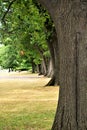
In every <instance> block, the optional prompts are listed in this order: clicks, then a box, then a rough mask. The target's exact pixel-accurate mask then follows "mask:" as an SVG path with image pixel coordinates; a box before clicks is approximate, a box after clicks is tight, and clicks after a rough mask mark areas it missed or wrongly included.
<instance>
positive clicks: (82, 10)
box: [38, 0, 87, 130]
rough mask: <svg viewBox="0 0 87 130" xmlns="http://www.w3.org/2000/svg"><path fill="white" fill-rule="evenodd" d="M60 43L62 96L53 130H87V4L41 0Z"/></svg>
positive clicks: (77, 0)
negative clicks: (49, 15)
mask: <svg viewBox="0 0 87 130" xmlns="http://www.w3.org/2000/svg"><path fill="white" fill-rule="evenodd" d="M38 1H39V2H40V3H41V4H42V5H44V6H45V7H46V8H47V9H48V11H49V12H50V14H51V16H52V19H53V21H54V24H55V27H56V31H57V36H58V44H59V56H60V58H59V60H60V76H59V78H60V94H59V103H58V107H57V111H56V115H55V120H54V123H53V126H52V130H87V1H86V0H73V1H72V0H70V1H69V0H38Z"/></svg>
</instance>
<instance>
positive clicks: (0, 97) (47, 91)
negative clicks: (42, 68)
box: [0, 73, 59, 130]
mask: <svg viewBox="0 0 87 130" xmlns="http://www.w3.org/2000/svg"><path fill="white" fill-rule="evenodd" d="M9 77H10V78H9ZM11 77H13V78H11ZM48 81H49V79H48V78H45V77H43V76H41V77H38V75H37V74H34V75H31V74H28V73H11V74H8V73H0V130H50V129H51V126H52V122H53V118H54V115H55V110H56V106H57V99H58V92H59V88H58V87H44V85H45V84H46V83H47V82H48Z"/></svg>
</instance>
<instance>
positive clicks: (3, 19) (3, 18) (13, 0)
mask: <svg viewBox="0 0 87 130" xmlns="http://www.w3.org/2000/svg"><path fill="white" fill-rule="evenodd" d="M15 1H16V0H12V1H11V2H10V3H9V5H8V8H7V11H6V12H5V14H4V15H3V17H2V19H1V20H2V21H3V22H4V23H5V17H6V15H7V14H8V12H9V10H10V8H11V6H12V4H13V3H14V2H15Z"/></svg>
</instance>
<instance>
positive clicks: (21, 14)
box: [0, 0, 53, 66]
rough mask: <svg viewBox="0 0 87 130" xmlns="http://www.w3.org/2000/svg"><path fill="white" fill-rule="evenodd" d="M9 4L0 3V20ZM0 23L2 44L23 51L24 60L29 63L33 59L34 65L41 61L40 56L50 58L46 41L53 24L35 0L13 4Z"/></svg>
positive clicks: (21, 0) (25, 0) (22, 0)
mask: <svg viewBox="0 0 87 130" xmlns="http://www.w3.org/2000/svg"><path fill="white" fill-rule="evenodd" d="M10 2H11V1H4V2H3V1H2V0H1V1H0V3H1V5H0V6H1V8H0V11H1V13H0V16H1V18H3V16H4V14H5V12H6V10H7V9H8V7H9V4H10ZM2 23H3V24H2V25H1V28H2V29H1V31H0V32H1V34H2V36H1V41H2V43H3V44H5V45H8V44H14V45H15V46H16V47H17V49H19V51H21V50H23V51H24V52H25V54H24V56H25V57H26V58H24V57H22V58H24V60H26V61H28V62H31V59H33V62H34V63H35V64H39V63H40V62H41V61H42V60H43V56H42V55H44V56H46V57H49V56H50V53H49V51H48V46H47V40H48V39H49V37H51V34H52V32H53V23H52V21H51V18H50V16H49V14H48V13H47V11H46V10H45V9H44V8H42V7H41V5H40V4H38V3H37V2H36V1H35V0H20V1H18V0H17V1H15V2H13V4H12V6H11V8H10V9H9V11H8V13H7V14H6V16H5V18H4V20H3V22H2ZM41 53H43V54H41ZM19 59H20V58H19ZM19 61H20V60H19ZM21 62H22V61H21ZM23 63H24V61H23ZM25 63H26V62H25ZM20 65H21V64H20V62H19V66H20Z"/></svg>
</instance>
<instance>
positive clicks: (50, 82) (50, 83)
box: [45, 76, 55, 86]
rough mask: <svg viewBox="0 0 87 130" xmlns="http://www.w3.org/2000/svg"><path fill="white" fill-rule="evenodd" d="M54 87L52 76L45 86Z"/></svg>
mask: <svg viewBox="0 0 87 130" xmlns="http://www.w3.org/2000/svg"><path fill="white" fill-rule="evenodd" d="M54 85H55V76H53V77H52V78H51V80H50V81H49V82H48V83H47V84H46V85H45V86H54Z"/></svg>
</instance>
